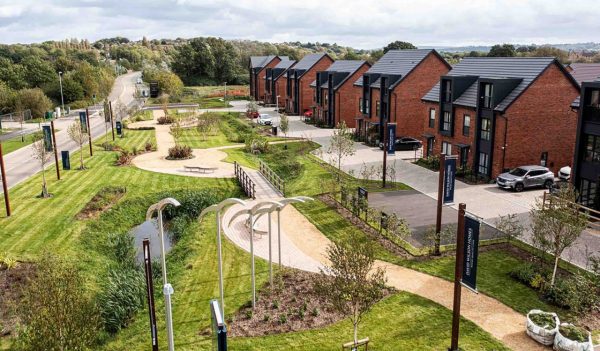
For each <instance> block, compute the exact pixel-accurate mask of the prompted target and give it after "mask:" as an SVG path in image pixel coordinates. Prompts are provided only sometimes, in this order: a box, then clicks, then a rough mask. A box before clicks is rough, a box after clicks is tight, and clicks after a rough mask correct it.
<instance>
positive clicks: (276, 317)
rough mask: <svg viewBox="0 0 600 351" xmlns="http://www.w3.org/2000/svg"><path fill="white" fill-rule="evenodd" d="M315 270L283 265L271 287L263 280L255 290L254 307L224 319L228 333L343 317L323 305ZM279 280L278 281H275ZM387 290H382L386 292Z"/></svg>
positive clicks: (303, 326) (264, 331) (314, 324)
mask: <svg viewBox="0 0 600 351" xmlns="http://www.w3.org/2000/svg"><path fill="white" fill-rule="evenodd" d="M318 275H319V274H317V273H310V272H304V271H298V270H290V269H286V270H284V271H283V272H282V274H281V277H282V278H281V280H280V278H279V276H277V277H276V278H275V277H274V285H275V287H274V288H273V291H271V289H270V288H269V283H268V282H267V283H266V285H265V286H264V287H262V289H261V290H260V291H259V292H258V293H257V302H256V308H255V309H254V311H252V306H251V304H250V303H248V305H247V306H244V307H243V308H241V309H240V310H239V311H238V312H237V313H236V314H235V316H234V317H233V318H232V319H231V321H229V322H228V323H229V324H228V328H227V329H228V335H229V336H233V337H237V336H241V337H244V336H261V335H271V334H279V333H288V332H295V331H301V330H309V329H317V328H321V327H325V326H327V325H330V324H332V323H335V322H337V321H340V320H342V319H344V316H343V315H341V314H339V313H337V312H335V311H333V310H331V309H329V308H327V303H326V301H325V300H324V299H323V298H322V297H320V296H319V295H318V294H317V293H315V291H314V290H315V289H314V287H315V281H316V277H317V276H318ZM276 282H279V283H276ZM390 293H391V290H389V291H386V296H387V295H389V294H390Z"/></svg>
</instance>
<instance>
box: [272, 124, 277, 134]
mask: <svg viewBox="0 0 600 351" xmlns="http://www.w3.org/2000/svg"><path fill="white" fill-rule="evenodd" d="M271 134H273V135H277V126H272V127H271Z"/></svg>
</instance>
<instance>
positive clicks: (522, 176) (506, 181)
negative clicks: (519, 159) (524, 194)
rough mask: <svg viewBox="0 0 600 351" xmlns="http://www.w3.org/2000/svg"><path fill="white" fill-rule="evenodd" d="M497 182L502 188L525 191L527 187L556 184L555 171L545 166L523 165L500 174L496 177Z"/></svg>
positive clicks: (547, 186) (548, 186)
mask: <svg viewBox="0 0 600 351" xmlns="http://www.w3.org/2000/svg"><path fill="white" fill-rule="evenodd" d="M496 184H498V186H499V187H501V188H505V189H514V190H515V191H523V189H525V188H531V187H535V186H543V187H545V188H551V187H552V185H553V184H554V173H552V171H550V170H549V169H548V168H546V167H543V166H521V167H517V168H515V169H513V170H512V171H510V172H506V173H502V174H500V175H499V176H498V178H496Z"/></svg>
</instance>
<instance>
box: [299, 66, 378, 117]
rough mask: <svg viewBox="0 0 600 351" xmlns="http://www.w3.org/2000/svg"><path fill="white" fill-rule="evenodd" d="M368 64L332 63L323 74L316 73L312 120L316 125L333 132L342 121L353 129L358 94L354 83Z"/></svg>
mask: <svg viewBox="0 0 600 351" xmlns="http://www.w3.org/2000/svg"><path fill="white" fill-rule="evenodd" d="M370 67H371V64H369V63H368V62H367V61H364V60H340V61H335V62H334V63H333V64H332V65H331V66H329V67H328V68H327V70H325V71H320V72H317V76H316V79H315V81H313V82H312V83H311V84H310V86H311V87H312V88H313V106H314V107H313V116H314V118H315V119H316V121H317V123H318V124H319V125H322V126H325V127H330V128H333V127H335V126H337V125H338V123H340V122H341V121H344V122H345V123H346V125H347V126H348V127H350V128H354V125H355V117H356V113H355V112H356V109H357V108H358V101H359V99H360V90H357V89H356V88H355V87H354V82H355V81H356V79H358V77H361V76H362V75H363V73H365V72H366V71H367V70H368V69H369V68H370Z"/></svg>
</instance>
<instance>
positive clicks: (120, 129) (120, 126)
mask: <svg viewBox="0 0 600 351" xmlns="http://www.w3.org/2000/svg"><path fill="white" fill-rule="evenodd" d="M115 127H116V128H117V135H121V133H122V132H123V125H122V124H121V121H117V122H116V123H115Z"/></svg>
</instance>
